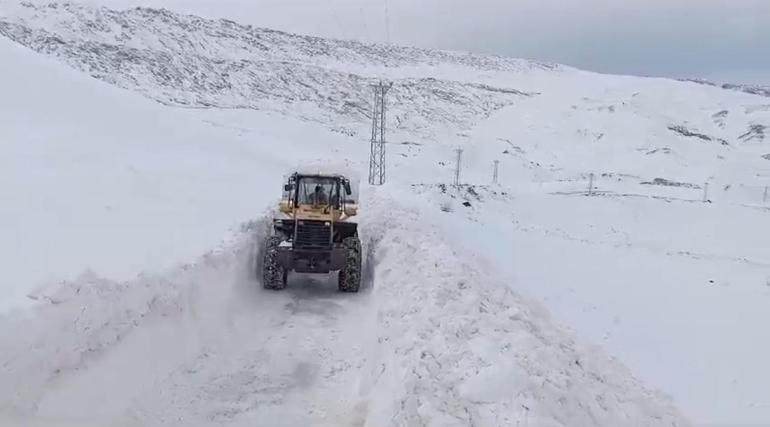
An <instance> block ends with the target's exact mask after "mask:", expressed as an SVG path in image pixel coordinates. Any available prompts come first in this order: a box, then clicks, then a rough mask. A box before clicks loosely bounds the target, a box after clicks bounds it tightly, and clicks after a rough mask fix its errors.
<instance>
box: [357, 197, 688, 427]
mask: <svg viewBox="0 0 770 427" xmlns="http://www.w3.org/2000/svg"><path fill="white" fill-rule="evenodd" d="M397 206H398V203H397V202H395V201H394V200H391V199H390V198H388V197H384V198H377V199H375V201H374V203H373V204H372V205H370V206H368V207H367V208H368V209H371V210H372V211H373V212H374V213H370V214H369V215H371V216H370V217H369V219H368V220H366V221H365V222H364V225H365V228H364V229H365V230H366V232H367V234H369V235H372V236H377V237H376V238H375V239H376V240H375V242H376V244H375V247H376V256H375V257H374V259H376V267H375V269H374V271H375V279H374V283H375V286H374V290H373V296H372V297H373V299H374V301H375V302H376V304H377V306H378V317H377V318H378V322H377V329H376V333H377V345H376V348H377V351H376V352H373V353H372V354H374V355H375V356H374V358H373V359H372V360H369V361H368V364H369V369H370V372H369V374H370V375H371V377H370V378H369V381H370V382H369V383H368V384H366V386H365V388H366V389H368V390H369V393H370V397H369V399H368V400H369V411H370V413H369V417H368V419H367V425H371V426H377V425H432V426H452V425H456V426H461V425H475V426H494V425H537V426H562V425H564V426H567V425H569V426H573V425H574V426H589V425H591V426H619V425H624V426H655V425H659V426H671V425H686V424H687V422H686V421H685V420H684V419H683V418H682V417H681V415H679V413H678V412H677V410H676V409H675V408H674V407H673V406H672V404H671V403H670V402H669V401H668V400H667V399H666V398H664V397H662V396H661V395H659V394H657V393H654V392H650V391H648V390H646V389H645V388H644V387H643V386H642V385H641V384H640V383H639V382H638V381H637V380H636V379H635V378H633V376H631V374H630V373H629V372H628V371H627V369H626V368H624V367H623V366H622V365H621V364H620V363H619V362H617V361H615V360H612V359H609V358H607V357H606V356H605V355H603V354H602V353H601V352H597V351H595V350H591V349H588V348H587V347H584V346H581V345H580V344H577V343H575V342H574V341H573V340H572V339H571V338H570V337H568V336H567V335H566V334H564V333H563V332H562V331H560V330H558V329H557V328H556V327H554V326H553V325H552V324H551V321H550V320H549V318H548V316H547V314H545V312H544V311H543V310H542V309H540V308H539V307H538V306H537V305H535V304H532V303H531V302H527V301H524V300H522V299H521V298H520V297H519V296H517V295H516V294H514V293H513V292H512V291H511V290H510V287H509V286H507V283H506V282H507V281H508V280H509V279H507V278H505V277H503V276H501V273H500V272H499V271H497V269H496V268H495V267H494V265H490V264H489V263H488V262H487V261H485V260H484V259H479V258H476V257H473V256H472V255H470V252H466V251H464V250H463V249H461V248H459V247H457V246H453V245H452V244H451V243H449V242H448V241H447V240H446V239H445V238H444V237H443V236H442V233H443V231H442V230H441V229H439V228H437V227H435V226H432V225H430V224H428V223H427V222H426V218H425V217H421V216H420V215H419V211H418V210H417V209H414V210H412V209H404V208H400V207H397ZM527 423H529V424H527Z"/></svg>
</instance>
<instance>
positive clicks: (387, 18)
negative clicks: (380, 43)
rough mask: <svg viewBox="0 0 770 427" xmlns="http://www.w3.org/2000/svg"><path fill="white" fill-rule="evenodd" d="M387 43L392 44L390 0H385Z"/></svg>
mask: <svg viewBox="0 0 770 427" xmlns="http://www.w3.org/2000/svg"><path fill="white" fill-rule="evenodd" d="M385 43H387V44H390V2H389V1H388V0H385Z"/></svg>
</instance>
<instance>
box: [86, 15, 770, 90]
mask: <svg viewBox="0 0 770 427" xmlns="http://www.w3.org/2000/svg"><path fill="white" fill-rule="evenodd" d="M88 1H90V2H93V3H101V4H108V5H112V6H121V7H126V6H134V5H147V6H164V7H167V8H169V9H174V10H178V11H184V12H190V13H195V14H199V15H204V16H208V17H227V18H231V19H233V20H235V21H239V22H243V23H248V24H252V25H257V26H263V27H271V28H275V29H281V30H287V31H291V32H298V33H304V34H314V35H321V36H328V37H336V38H346V39H359V40H370V41H378V42H384V41H388V40H389V41H390V42H392V43H398V44H407V45H414V46H422V47H435V48H442V49H457V50H469V51H474V52H489V53H497V54H502V55H506V56H514V57H524V58H534V59H541V60H547V61H553V62H559V63H564V64H568V65H573V66H576V67H580V68H584V69H589V70H595V71H601V72H608V73H621V74H635V75H652V76H668V77H704V78H709V79H713V80H719V81H732V82H739V83H740V82H747V83H765V84H770V0H668V1H665V0H88ZM386 10H387V13H386Z"/></svg>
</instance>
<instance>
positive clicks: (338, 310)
mask: <svg viewBox="0 0 770 427" xmlns="http://www.w3.org/2000/svg"><path fill="white" fill-rule="evenodd" d="M11 10H12V9H10V8H9V9H4V11H3V12H7V11H11ZM19 10H23V11H25V12H24V13H20V14H17V12H18V10H16V9H13V13H0V15H2V16H0V30H1V31H0V32H2V33H3V34H5V35H7V36H9V37H11V38H12V39H14V40H17V41H18V42H19V43H22V44H24V45H26V46H28V47H32V48H34V49H37V50H40V51H41V52H43V53H45V54H48V55H50V56H51V57H45V56H43V55H39V54H37V53H34V52H32V51H31V50H26V49H25V48H24V47H22V46H21V45H17V44H14V43H13V42H10V41H8V40H6V39H0V57H2V58H3V65H4V66H3V67H2V69H0V93H3V94H4V96H3V97H1V98H0V129H2V134H0V137H1V138H2V142H1V144H2V147H3V151H4V153H5V154H6V155H5V156H2V157H0V234H2V235H3V236H4V238H3V239H2V241H1V242H0V259H2V260H3V275H2V279H0V289H2V295H3V302H2V306H1V307H0V308H1V309H2V310H3V311H4V312H5V314H4V316H3V317H2V318H1V319H0V349H1V350H2V351H0V423H3V422H5V423H6V424H11V425H22V424H23V425H30V424H33V423H37V424H40V425H51V424H52V423H54V422H55V423H64V424H72V425H155V424H166V425H280V423H283V425H372V426H374V425H442V426H443V425H470V424H473V425H482V426H483V425H490V426H491V425H517V424H518V425H544V426H551V425H553V426H560V425H604V426H616V425H639V426H649V425H666V426H670V425H680V426H684V425H689V422H688V419H691V420H692V421H693V422H694V423H696V424H699V425H700V424H708V423H713V424H741V423H743V424H758V425H763V424H767V423H768V422H770V410H769V409H768V408H770V402H768V401H767V396H766V395H767V393H765V392H764V391H765V389H766V387H765V385H766V383H767V379H768V378H770V370H768V368H767V366H766V362H765V361H766V360H767V359H768V358H770V347H769V346H768V345H767V343H768V342H770V335H769V334H768V331H767V329H766V328H763V327H762V325H765V324H767V323H768V321H770V318H769V316H770V315H768V312H767V310H766V309H765V308H766V307H767V305H768V302H770V301H768V299H770V286H768V284H769V283H770V273H768V272H769V271H770V252H768V246H767V245H766V241H767V236H766V233H765V232H764V230H766V229H767V226H768V215H769V214H770V210H768V205H767V202H764V201H763V190H764V188H765V186H767V185H769V184H770V183H768V179H769V178H770V162H768V161H767V160H766V159H765V158H763V156H765V155H767V154H768V153H770V149H767V147H766V145H765V140H764V139H760V138H756V139H752V140H751V141H744V140H743V139H741V138H740V136H741V135H743V134H745V133H746V132H747V130H749V129H752V126H757V125H759V126H768V125H770V109H768V108H766V106H767V102H766V100H765V99H764V98H762V97H759V96H752V95H748V94H744V93H738V92H734V91H726V90H722V89H719V88H716V87H709V86H703V85H698V84H695V83H683V82H674V81H668V80H663V79H641V78H634V77H618V76H604V75H598V74H593V73H586V72H582V71H579V70H573V69H569V68H566V67H553V68H549V67H541V66H537V65H536V64H535V63H528V62H525V61H517V60H504V59H500V58H494V57H490V58H486V57H477V56H467V57H466V56H463V55H461V54H445V53H441V52H439V53H434V52H430V51H422V50H410V49H408V48H393V49H390V50H388V51H387V52H386V53H387V54H388V55H390V57H389V59H388V61H386V64H387V66H383V64H382V63H377V62H376V61H372V60H371V57H370V55H372V52H379V51H378V50H377V48H373V47H367V46H366V45H356V44H352V45H347V44H345V43H344V42H325V41H319V39H312V38H303V37H299V36H291V35H285V34H282V33H279V34H272V35H271V37H270V38H269V39H266V41H265V43H274V44H275V46H282V48H283V50H279V51H280V54H281V55H283V57H282V58H281V60H282V61H286V60H292V59H294V60H296V61H297V62H299V63H303V64H312V65H313V67H319V68H322V69H324V70H326V71H328V73H329V74H326V75H328V76H333V78H330V79H328V80H324V79H317V78H313V76H314V72H311V71H308V72H307V73H297V74H294V76H295V79H294V80H291V79H290V80H288V81H285V82H284V83H279V82H278V81H277V80H273V79H267V80H256V81H255V82H254V84H253V85H251V86H248V85H245V84H244V85H242V86H238V87H237V88H236V89H234V90H233V91H231V92H228V93H227V94H226V96H220V97H219V98H217V96H219V95H222V94H221V93H219V95H218V94H217V93H218V92H217V91H214V90H210V88H208V89H207V86H206V85H205V84H202V85H199V86H189V85H188V86H185V84H187V83H189V82H187V81H186V80H184V79H183V80H181V81H182V83H180V84H177V83H174V82H175V81H176V80H174V79H173V78H172V79H169V82H171V83H168V82H165V83H164V82H163V81H160V80H154V79H153V78H151V74H152V70H154V68H152V66H151V65H148V67H149V68H147V69H139V68H137V69H133V68H132V69H125V70H122V69H121V67H122V66H123V63H121V62H120V61H115V62H113V61H103V60H104V58H105V57H104V56H103V55H104V51H100V52H101V53H99V52H96V53H93V54H92V55H91V56H89V55H85V54H84V52H89V51H88V50H87V49H83V45H82V43H83V41H84V40H87V39H88V38H89V37H94V38H95V39H96V38H98V39H99V40H101V41H102V42H103V43H105V45H107V46H114V48H115V49H116V50H117V51H124V50H123V49H124V48H125V46H130V47H131V48H134V49H143V48H145V47H148V49H149V50H148V52H145V53H146V54H147V55H148V56H146V57H152V55H154V54H155V53H157V52H165V53H166V54H170V55H181V54H182V53H180V52H182V51H179V50H175V49H176V48H174V49H170V48H167V46H169V45H171V46H173V43H170V41H171V40H172V39H171V38H168V37H169V36H168V34H177V35H178V34H184V31H185V28H186V30H187V31H191V32H192V31H193V30H192V27H177V26H175V25H172V24H169V22H171V23H173V22H175V20H174V19H171V18H173V17H174V15H173V14H169V15H167V16H166V15H164V16H166V18H164V19H157V20H154V19H151V18H147V17H152V16H155V15H153V14H152V12H151V11H144V12H142V13H143V14H144V15H142V16H144V18H142V19H139V18H137V16H135V15H132V13H133V14H136V13H139V12H125V13H122V14H117V15H116V14H112V13H110V12H109V11H104V10H103V11H102V12H101V13H102V14H103V15H102V16H103V17H104V18H103V19H105V20H106V21H104V22H108V23H109V22H112V21H110V20H109V19H107V18H109V17H115V16H118V17H119V18H121V19H124V18H125V19H126V20H127V21H126V24H127V25H129V26H130V27H131V28H134V29H136V31H135V32H134V33H131V32H128V31H127V32H126V33H125V34H124V35H126V37H128V38H126V39H120V38H118V37H116V35H117V32H118V29H117V28H118V27H114V28H113V27H110V28H111V30H110V31H101V30H99V31H97V29H98V27H90V26H89V25H88V24H87V23H89V22H91V20H92V19H96V18H93V17H94V16H99V14H98V13H95V12H93V10H91V9H88V8H81V7H79V6H67V7H58V8H57V7H53V6H46V7H45V8H43V9H39V10H38V9H31V8H29V7H27V8H26V9H25V8H22V9H19ZM116 19H117V18H116ZM180 19H181V18H180ZM116 22H117V21H116ZM137 22H141V23H142V25H143V26H144V27H143V29H141V31H140V30H139V29H138V28H139V27H136V23H137ZM180 22H183V23H185V25H186V24H189V23H190V22H195V18H194V17H184V19H182V20H181V21H180ZM9 23H10V24H13V25H23V26H28V27H29V28H33V29H34V30H35V31H37V33H34V34H38V35H39V34H43V33H42V31H46V32H50V34H54V35H56V36H60V37H61V38H62V40H63V41H64V42H65V43H64V44H63V45H62V46H60V47H56V48H51V49H52V50H51V49H48V47H50V46H52V45H49V44H46V43H47V42H45V40H46V39H38V38H35V37H37V36H35V37H27V36H29V34H28V33H26V32H24V31H17V30H18V28H21V27H9V26H8V25H9ZM204 24H205V26H207V28H209V29H211V30H212V31H214V30H221V31H223V32H222V33H218V34H220V35H222V34H228V35H229V36H227V37H224V36H222V37H219V38H216V40H214V39H212V38H210V37H212V36H211V35H207V33H206V32H205V31H201V32H195V33H194V35H193V34H192V33H191V35H190V37H191V38H194V39H196V40H198V41H199V42H200V43H201V45H202V46H207V48H206V49H201V50H200V51H197V50H195V49H193V48H190V49H192V50H190V51H184V52H185V53H184V54H185V55H186V58H187V60H189V61H190V62H189V64H188V65H190V66H193V67H195V69H196V70H199V71H201V73H202V74H201V78H202V79H203V81H210V80H207V79H209V78H212V77H213V76H216V75H218V73H219V72H220V71H221V70H218V69H207V68H205V67H204V64H206V63H207V61H208V60H209V59H207V58H211V57H216V56H222V57H223V58H226V57H227V55H225V54H226V53H228V52H229V53H230V54H232V55H234V56H237V57H244V56H248V57H251V58H252V59H254V58H257V59H255V61H256V62H260V61H263V62H264V61H266V62H265V63H267V62H269V60H270V58H262V57H257V56H251V55H257V54H256V53H254V52H253V51H250V50H249V49H251V48H250V47H248V46H247V47H244V43H241V42H238V43H235V42H234V41H233V40H232V39H230V38H229V37H230V36H231V35H233V34H237V33H238V31H237V27H233V26H232V25H230V24H227V23H223V22H219V21H217V22H213V21H211V22H209V21H206V22H204ZM3 25H4V26H3ZM110 25H112V24H110ZM201 25H203V24H201ZM140 27H141V26H140ZM8 28H12V29H13V31H9V30H8ZM14 28H15V29H14ZM233 28H235V29H233ZM153 29H156V30H158V29H164V31H158V32H157V33H156V32H154V31H153ZM145 30H146V31H145ZM121 31H122V30H121ZM89 32H90V33H89ZM121 34H123V33H121ZM130 34H135V35H134V36H131V35H130ZM157 34H162V35H160V36H159V35H157ZM255 34H261V33H259V32H257V33H255ZM265 34H270V33H269V32H267V33H265ZM180 37H181V36H180ZM181 39H183V38H181ZM121 40H123V41H121ZM159 40H162V41H164V42H169V44H165V43H163V42H161V41H159ZM49 41H50V40H49ZM233 43H235V44H233ZM246 44H247V43H246ZM46 46H48V47H46ZM270 46H273V45H270ZM319 46H325V47H326V48H333V49H332V53H331V54H328V53H321V54H318V53H310V54H309V53H308V52H315V50H314V48H317V47H319ZM41 47H45V49H43V48H41ZM164 49H170V50H164ZM185 49H187V48H185ZM124 52H125V51H124ZM153 52H154V53H153ZM212 52H214V53H212ZM320 52H324V50H320ZM361 52H363V53H361ZM188 54H189V55H188ZM197 54H200V56H196V55H197ZM52 58H53V59H52ZM201 58H202V59H201ZM274 59H275V58H273V60H274ZM58 61H61V62H64V63H65V64H67V65H69V66H70V67H72V68H74V69H75V70H86V71H89V70H91V69H90V68H89V67H91V66H95V65H94V64H100V65H99V66H100V67H104V68H101V69H99V70H100V72H99V73H91V74H95V75H96V77H97V79H93V78H90V77H88V76H86V75H85V74H82V73H80V72H79V71H75V70H73V69H72V68H69V67H67V66H64V65H62V64H61V63H60V62H58ZM196 61H197V62H196ZM265 63H262V64H261V65H258V66H259V67H267V68H264V70H265V72H266V73H268V74H270V73H279V72H281V70H285V68H282V67H278V68H269V67H268V66H267V65H265ZM140 68H141V67H140ZM314 69H315V68H314ZM121 70H122V71H121ZM148 70H149V71H148ZM346 73H347V74H350V75H358V76H359V77H350V76H349V75H347V74H346ZM373 76H390V77H392V78H394V79H402V81H400V82H399V84H397V85H396V86H395V87H394V89H393V92H392V93H393V98H390V99H391V100H392V101H393V110H394V113H395V114H393V115H391V116H389V117H390V120H391V122H392V123H391V124H392V126H393V128H394V129H395V131H394V132H392V133H391V136H390V138H391V139H390V142H391V143H390V144H389V145H388V184H387V185H386V186H384V187H381V188H372V187H370V186H366V185H363V186H362V187H361V189H360V195H361V207H360V214H361V216H360V226H359V227H360V229H361V230H362V235H363V240H364V247H365V251H366V252H367V254H368V255H367V261H366V263H365V264H366V267H367V280H366V283H365V286H364V290H363V291H362V292H361V293H360V294H358V295H341V294H338V293H337V292H336V289H335V285H334V277H333V275H332V276H330V277H328V278H327V277H312V276H302V275H296V276H295V277H293V278H292V282H291V284H290V286H289V288H288V289H287V290H286V291H285V292H282V293H272V292H266V291H262V290H261V288H260V284H259V283H258V280H257V279H256V277H255V276H256V275H255V270H256V266H255V265H253V261H254V259H255V258H256V255H257V252H258V242H259V236H260V235H261V234H262V233H264V230H265V228H264V227H265V226H266V223H265V222H264V219H265V218H266V216H267V215H268V214H267V212H269V211H270V210H271V209H273V208H274V207H275V204H276V202H277V200H278V199H279V198H280V195H281V188H282V187H281V186H282V184H283V182H282V180H283V175H284V174H285V173H286V171H287V170H291V169H293V168H297V167H298V166H297V165H314V166H312V167H313V168H316V167H317V166H316V165H322V166H324V167H333V168H334V169H340V170H344V171H345V173H348V174H351V175H352V176H353V175H361V174H363V175H365V174H366V167H367V154H368V149H369V143H368V141H367V138H368V135H367V134H366V127H367V120H368V119H367V118H366V113H363V112H362V113H361V114H358V113H352V114H351V113H350V112H346V111H344V110H339V109H334V108H333V109H331V110H330V109H329V108H327V107H326V106H324V103H322V102H318V99H321V98H323V97H327V96H328V97H330V98H329V99H332V100H333V102H331V103H332V104H334V103H338V104H342V103H344V99H345V98H344V96H342V95H340V94H339V93H338V92H335V91H333V90H330V89H329V87H328V86H329V85H332V86H333V85H336V84H337V83H340V82H344V84H345V85H351V87H354V86H355V84H356V82H358V83H361V82H366V81H367V80H366V79H370V78H372V77H373ZM429 77H436V78H437V79H440V80H438V81H435V82H433V83H431V84H426V85H425V87H428V88H429V89H428V90H425V87H420V84H422V83H425V81H426V80H424V79H426V78H429ZM132 78H133V80H132ZM233 78H234V80H237V81H239V82H245V81H246V80H240V77H233ZM421 79H422V80H421ZM100 80H101V81H100ZM351 82H352V83H351ZM420 82H422V83H420ZM109 83H112V84H109ZM480 84H483V85H488V86H489V87H490V88H498V89H499V88H516V89H517V90H520V91H522V93H526V94H528V95H516V94H514V95H512V96H511V97H510V98H506V97H507V95H505V96H503V97H502V98H501V97H499V96H498V95H490V96H491V97H487V95H485V96H483V97H477V96H476V95H475V94H478V93H487V92H489V90H487V89H483V90H482V92H479V90H480V89H479V86H478V85H480ZM164 85H165V86H164ZM116 86H117V87H116ZM364 86H365V85H364ZM244 88H248V90H245V89H244ZM129 89H130V90H129ZM367 90H368V89H367V88H366V87H363V88H362V89H361V90H360V94H359V89H358V88H355V93H357V94H358V95H355V96H360V97H361V99H364V96H365V95H364V94H365V93H366V91H367ZM492 92H493V93H496V92H494V90H493V91H492ZM170 93H171V94H175V95H174V96H177V95H178V96H183V97H186V98H173V97H171V98H170V97H169V94H170ZM255 93H266V94H269V96H254V94H255ZM351 93H353V92H351ZM319 94H320V95H319ZM142 95H143V96H142ZM319 96H320V97H319ZM188 98H189V100H193V101H194V103H195V102H200V101H201V100H203V101H205V102H209V101H211V100H212V99H213V100H218V101H217V102H221V105H219V104H216V103H215V104H214V107H221V108H195V109H180V108H174V107H171V106H168V105H162V104H160V103H157V102H155V101H153V100H160V101H162V102H163V103H164V104H175V102H173V100H174V99H177V100H178V99H188ZM503 98H505V99H506V100H505V101H504V102H503V101H501V99H503ZM308 99H309V100H310V101H308ZM458 99H459V100H461V101H457V100H458ZM233 100H236V101H237V102H233ZM244 100H245V101H244ZM447 100H449V101H447ZM361 102H365V101H361ZM194 103H193V104H194ZM188 105H189V104H188ZM196 106H197V107H203V106H204V105H196ZM233 106H239V107H246V108H248V109H229V108H230V107H233ZM335 108H336V107H335ZM361 111H366V109H365V108H364V109H362V110H361ZM724 111H727V113H724ZM398 123H406V124H405V125H403V126H398ZM671 127H681V128H683V129H687V131H688V132H690V133H693V134H696V133H697V134H699V135H703V136H705V137H706V138H705V139H704V138H700V137H693V136H689V137H688V136H685V135H683V134H682V133H677V132H674V131H672V130H671ZM720 140H724V141H725V142H727V145H724V144H722V143H721V142H720ZM457 147H462V148H464V149H465V151H464V155H463V173H462V177H461V178H462V182H463V183H466V184H472V186H470V185H466V186H461V187H454V186H451V185H446V183H448V182H451V179H452V176H453V168H454V165H453V162H454V156H455V153H454V149H455V148H457ZM493 160H500V184H499V185H487V184H489V183H490V181H491V165H492V161H493ZM590 174H594V179H593V189H592V191H591V196H587V191H588V181H589V179H590V178H589V175H590ZM664 183H665V184H667V185H664ZM706 184H708V190H706V189H705V187H706ZM706 191H707V192H706ZM704 192H706V194H705V195H706V199H707V200H708V201H709V202H705V203H704V202H703V199H704ZM6 236H8V237H6ZM217 242H219V243H217ZM26 295H30V296H31V297H32V298H34V299H33V300H31V299H30V298H25V296H26ZM22 330H23V331H24V333H19V331H22Z"/></svg>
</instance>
